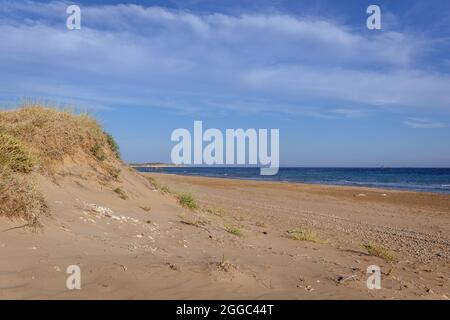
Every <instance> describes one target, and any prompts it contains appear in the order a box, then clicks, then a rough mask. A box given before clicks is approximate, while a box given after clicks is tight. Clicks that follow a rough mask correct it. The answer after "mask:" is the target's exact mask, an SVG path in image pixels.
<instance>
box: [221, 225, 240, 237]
mask: <svg viewBox="0 0 450 320" xmlns="http://www.w3.org/2000/svg"><path fill="white" fill-rule="evenodd" d="M225 230H226V231H227V232H228V233H231V234H232V235H235V236H238V237H242V230H241V228H239V227H238V226H226V227H225Z"/></svg>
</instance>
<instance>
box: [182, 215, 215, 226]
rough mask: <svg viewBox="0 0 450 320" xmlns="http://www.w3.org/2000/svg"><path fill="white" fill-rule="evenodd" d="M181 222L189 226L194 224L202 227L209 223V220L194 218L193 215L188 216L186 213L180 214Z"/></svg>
mask: <svg viewBox="0 0 450 320" xmlns="http://www.w3.org/2000/svg"><path fill="white" fill-rule="evenodd" d="M179 217H180V219H181V220H180V222H181V223H183V224H187V225H189V226H194V227H202V226H204V225H206V224H208V221H206V220H205V219H202V218H193V217H188V216H187V215H185V214H180V215H179Z"/></svg>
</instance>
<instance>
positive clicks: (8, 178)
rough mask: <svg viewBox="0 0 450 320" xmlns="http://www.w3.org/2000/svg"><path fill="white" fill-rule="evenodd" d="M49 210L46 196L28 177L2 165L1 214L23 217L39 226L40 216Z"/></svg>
mask: <svg viewBox="0 0 450 320" xmlns="http://www.w3.org/2000/svg"><path fill="white" fill-rule="evenodd" d="M48 212H49V210H48V207H47V205H46V203H45V200H44V197H43V196H42V195H41V194H40V193H39V192H38V191H37V190H36V188H35V186H34V185H33V184H32V183H31V182H30V179H29V178H28V177H26V176H24V175H22V174H18V173H15V172H12V171H10V170H8V169H6V168H4V167H3V168H1V167H0V216H4V217H7V218H10V219H16V218H22V219H24V220H26V221H27V222H28V225H31V226H34V227H37V226H39V217H40V216H41V215H43V214H48Z"/></svg>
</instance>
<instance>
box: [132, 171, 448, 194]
mask: <svg viewBox="0 0 450 320" xmlns="http://www.w3.org/2000/svg"><path fill="white" fill-rule="evenodd" d="M134 168H135V169H136V170H137V171H139V172H159V173H167V174H176V175H182V176H202V177H211V178H220V179H223V178H228V179H238V180H252V181H272V182H288V183H300V184H311V185H329V186H344V187H364V188H371V189H384V190H399V191H413V192H425V193H438V194H446V195H449V194H450V169H393V168H392V169H381V168H367V169H363V168H336V169H332V168H280V171H279V174H278V175H277V176H260V175H259V171H258V168H218V167H214V168H203V167H190V166H185V167H180V168H178V167H177V166H170V167H168V166H164V165H159V166H136V167H134Z"/></svg>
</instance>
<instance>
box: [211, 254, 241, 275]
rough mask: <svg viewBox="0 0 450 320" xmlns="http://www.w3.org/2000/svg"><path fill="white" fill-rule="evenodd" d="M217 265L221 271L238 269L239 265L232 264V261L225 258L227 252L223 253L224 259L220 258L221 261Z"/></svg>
mask: <svg viewBox="0 0 450 320" xmlns="http://www.w3.org/2000/svg"><path fill="white" fill-rule="evenodd" d="M215 265H216V266H217V268H218V269H219V270H220V271H225V272H230V271H233V270H237V269H238V267H237V266H236V265H234V264H232V263H231V262H229V261H227V260H226V259H225V253H224V254H222V259H221V260H220V262H217V263H215Z"/></svg>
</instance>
